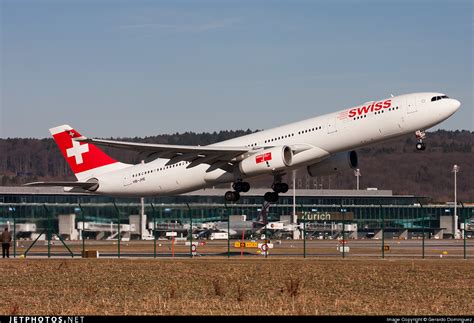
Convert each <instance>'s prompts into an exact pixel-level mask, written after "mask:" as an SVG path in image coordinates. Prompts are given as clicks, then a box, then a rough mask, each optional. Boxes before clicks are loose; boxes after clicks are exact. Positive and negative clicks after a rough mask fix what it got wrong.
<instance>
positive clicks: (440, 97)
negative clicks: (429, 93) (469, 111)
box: [431, 95, 449, 102]
mask: <svg viewBox="0 0 474 323" xmlns="http://www.w3.org/2000/svg"><path fill="white" fill-rule="evenodd" d="M441 99H449V97H448V96H447V95H442V96H434V97H432V98H431V102H434V101H438V100H441Z"/></svg>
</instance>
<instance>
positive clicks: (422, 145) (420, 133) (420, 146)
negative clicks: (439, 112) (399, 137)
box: [415, 130, 426, 150]
mask: <svg viewBox="0 0 474 323" xmlns="http://www.w3.org/2000/svg"><path fill="white" fill-rule="evenodd" d="M415 136H416V139H417V140H418V142H417V143H416V149H417V150H425V149H426V147H425V143H424V142H423V139H425V138H426V133H425V132H424V131H421V130H418V131H417V132H415Z"/></svg>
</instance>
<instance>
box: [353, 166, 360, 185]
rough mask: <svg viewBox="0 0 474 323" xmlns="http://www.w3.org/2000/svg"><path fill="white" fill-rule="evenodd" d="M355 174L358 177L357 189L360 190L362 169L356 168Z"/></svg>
mask: <svg viewBox="0 0 474 323" xmlns="http://www.w3.org/2000/svg"><path fill="white" fill-rule="evenodd" d="M354 175H355V176H356V178H357V190H359V177H360V169H359V168H357V169H356V170H354Z"/></svg>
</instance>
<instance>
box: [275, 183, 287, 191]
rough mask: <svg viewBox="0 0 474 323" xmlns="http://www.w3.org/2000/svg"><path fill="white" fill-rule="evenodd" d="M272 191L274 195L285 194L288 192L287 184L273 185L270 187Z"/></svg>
mask: <svg viewBox="0 0 474 323" xmlns="http://www.w3.org/2000/svg"><path fill="white" fill-rule="evenodd" d="M272 190H273V191H274V192H275V193H286V192H288V184H286V183H274V184H273V185H272Z"/></svg>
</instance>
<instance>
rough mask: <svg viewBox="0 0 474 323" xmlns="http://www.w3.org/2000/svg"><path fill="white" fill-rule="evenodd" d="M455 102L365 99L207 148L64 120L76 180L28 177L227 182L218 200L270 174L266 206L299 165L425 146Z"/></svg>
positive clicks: (427, 96) (150, 188) (154, 186)
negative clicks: (121, 153)
mask: <svg viewBox="0 0 474 323" xmlns="http://www.w3.org/2000/svg"><path fill="white" fill-rule="evenodd" d="M460 105H461V103H460V102H459V101H458V100H456V99H453V98H449V97H448V96H446V95H445V94H442V93H434V92H423V93H411V94H405V95H399V96H393V95H391V97H390V98H386V99H382V100H375V101H369V102H366V103H364V104H362V105H358V106H353V107H349V108H346V109H344V110H341V111H337V112H334V113H329V114H325V115H322V116H319V117H314V118H310V119H306V120H302V121H299V122H293V123H290V124H286V125H282V126H279V127H276V128H272V129H268V130H263V131H260V132H256V133H252V134H249V135H245V136H241V137H237V138H234V139H230V140H226V141H222V142H218V143H215V144H211V145H207V146H187V145H165V144H149V143H135V142H124V141H114V140H104V139H95V138H88V137H85V136H82V135H81V134H80V133H79V132H78V131H77V130H75V129H74V128H72V127H71V126H69V125H61V126H57V127H54V128H51V129H50V132H51V134H52V136H53V138H54V140H55V141H56V144H57V145H58V147H59V149H60V150H61V152H62V154H63V156H64V158H65V159H66V160H67V162H68V164H69V166H70V167H71V169H72V171H73V173H74V174H75V176H76V178H77V181H75V182H72V181H59V182H34V183H28V184H25V185H28V186H63V187H64V190H66V191H81V192H91V193H95V194H101V195H109V196H116V197H147V196H162V195H175V194H181V193H185V192H190V191H194V190H198V189H202V188H207V187H212V186H214V185H216V184H222V183H233V184H232V188H233V190H232V191H231V190H230V191H227V192H226V193H225V196H224V197H225V200H226V201H229V202H236V201H238V200H239V198H240V193H242V192H248V191H249V189H250V184H249V183H248V182H247V180H248V179H250V178H255V177H261V176H273V184H272V186H271V188H272V191H269V192H267V193H265V195H264V199H265V201H266V202H268V203H275V202H277V201H278V198H279V193H286V192H287V191H288V184H287V183H285V182H283V181H282V179H283V176H284V175H286V174H288V173H289V172H291V171H292V170H295V169H299V168H306V171H307V172H308V174H309V175H310V176H321V175H330V174H334V173H337V172H339V171H341V170H344V169H357V168H359V167H358V158H357V153H356V152H355V150H354V149H357V148H361V147H364V146H367V145H369V144H373V143H377V142H383V141H386V140H389V139H393V138H396V137H401V136H405V135H407V134H410V133H414V134H415V136H416V139H417V143H416V149H417V150H420V151H423V150H425V143H424V139H425V137H426V134H425V130H426V129H429V128H431V127H433V126H435V125H437V124H439V123H441V122H442V121H444V120H446V119H447V118H449V117H450V116H451V115H453V114H454V113H455V112H456V111H457V110H458V109H459V107H460ZM99 146H104V147H114V148H121V149H128V150H132V151H136V152H138V153H141V154H144V156H145V158H144V161H143V162H142V163H140V164H136V165H131V164H125V163H122V162H119V161H117V160H115V159H114V158H112V157H110V156H109V155H107V154H105V153H104V152H103V151H102V150H100V149H99Z"/></svg>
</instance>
